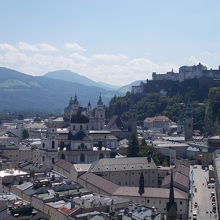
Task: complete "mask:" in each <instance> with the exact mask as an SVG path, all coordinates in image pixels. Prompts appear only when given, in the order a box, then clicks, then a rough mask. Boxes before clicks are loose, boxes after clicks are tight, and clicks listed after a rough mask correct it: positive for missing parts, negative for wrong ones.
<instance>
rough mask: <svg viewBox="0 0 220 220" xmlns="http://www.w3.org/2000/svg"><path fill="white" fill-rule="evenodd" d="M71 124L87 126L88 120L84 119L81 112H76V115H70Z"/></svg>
mask: <svg viewBox="0 0 220 220" xmlns="http://www.w3.org/2000/svg"><path fill="white" fill-rule="evenodd" d="M71 123H73V124H88V123H89V118H88V117H86V116H85V115H84V114H82V112H78V113H77V114H76V115H72V117H71Z"/></svg>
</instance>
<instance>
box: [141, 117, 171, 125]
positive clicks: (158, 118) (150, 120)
mask: <svg viewBox="0 0 220 220" xmlns="http://www.w3.org/2000/svg"><path fill="white" fill-rule="evenodd" d="M156 121H158V122H170V121H171V120H170V119H169V118H168V117H167V116H155V117H148V118H145V120H144V122H147V123H150V122H156Z"/></svg>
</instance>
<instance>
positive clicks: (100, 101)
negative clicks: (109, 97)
mask: <svg viewBox="0 0 220 220" xmlns="http://www.w3.org/2000/svg"><path fill="white" fill-rule="evenodd" d="M97 105H103V101H102V96H101V94H100V96H99V100H98V102H97Z"/></svg>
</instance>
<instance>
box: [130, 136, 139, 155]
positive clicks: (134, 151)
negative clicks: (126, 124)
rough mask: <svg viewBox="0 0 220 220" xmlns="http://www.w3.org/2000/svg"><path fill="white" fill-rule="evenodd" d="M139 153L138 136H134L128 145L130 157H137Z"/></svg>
mask: <svg viewBox="0 0 220 220" xmlns="http://www.w3.org/2000/svg"><path fill="white" fill-rule="evenodd" d="M138 152H139V143H138V139H137V136H136V134H132V135H131V137H130V140H129V143H128V155H127V156H128V157H137V156H138Z"/></svg>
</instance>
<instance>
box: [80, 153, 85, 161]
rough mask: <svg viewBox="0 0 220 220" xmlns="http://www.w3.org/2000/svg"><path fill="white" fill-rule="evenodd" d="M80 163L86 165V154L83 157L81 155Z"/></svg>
mask: <svg viewBox="0 0 220 220" xmlns="http://www.w3.org/2000/svg"><path fill="white" fill-rule="evenodd" d="M80 162H81V163H84V162H85V155H84V154H81V155H80Z"/></svg>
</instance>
